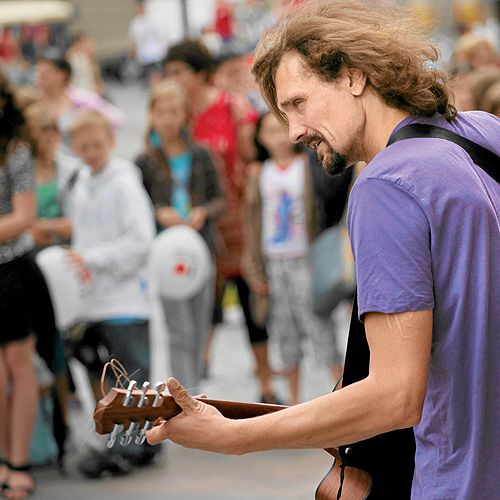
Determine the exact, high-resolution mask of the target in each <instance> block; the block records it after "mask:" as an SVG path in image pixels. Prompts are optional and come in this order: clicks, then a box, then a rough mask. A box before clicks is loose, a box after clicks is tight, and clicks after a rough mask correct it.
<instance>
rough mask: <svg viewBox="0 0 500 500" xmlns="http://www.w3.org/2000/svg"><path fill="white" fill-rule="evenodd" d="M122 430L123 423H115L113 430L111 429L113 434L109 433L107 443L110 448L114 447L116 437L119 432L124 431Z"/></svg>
mask: <svg viewBox="0 0 500 500" xmlns="http://www.w3.org/2000/svg"><path fill="white" fill-rule="evenodd" d="M122 430H123V425H120V424H115V426H114V427H113V430H112V431H111V434H110V435H109V438H108V442H107V444H106V446H107V447H108V448H113V445H114V444H115V441H116V438H117V437H118V434H120V432H122Z"/></svg>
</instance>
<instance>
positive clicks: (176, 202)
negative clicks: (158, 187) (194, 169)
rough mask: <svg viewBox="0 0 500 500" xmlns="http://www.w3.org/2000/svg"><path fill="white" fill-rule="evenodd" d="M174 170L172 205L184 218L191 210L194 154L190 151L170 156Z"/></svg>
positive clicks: (172, 170)
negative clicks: (190, 184)
mask: <svg viewBox="0 0 500 500" xmlns="http://www.w3.org/2000/svg"><path fill="white" fill-rule="evenodd" d="M169 162H170V170H171V172H172V181H173V189H172V206H173V207H174V208H175V210H176V211H177V213H178V214H179V216H180V217H181V218H182V219H187V218H188V217H189V212H191V195H190V193H189V180H190V179H191V163H192V156H191V153H190V152H189V151H187V152H185V153H182V154H180V155H177V156H172V157H171V158H169Z"/></svg>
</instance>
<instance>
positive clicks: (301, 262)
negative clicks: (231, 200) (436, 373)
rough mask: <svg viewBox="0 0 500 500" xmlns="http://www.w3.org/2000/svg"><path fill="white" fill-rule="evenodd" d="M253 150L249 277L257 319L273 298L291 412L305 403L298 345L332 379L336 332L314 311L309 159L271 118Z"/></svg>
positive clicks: (272, 322) (262, 124)
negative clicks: (306, 346) (309, 350)
mask: <svg viewBox="0 0 500 500" xmlns="http://www.w3.org/2000/svg"><path fill="white" fill-rule="evenodd" d="M256 143H257V145H258V150H259V160H260V162H261V163H260V164H258V165H253V166H252V168H251V172H250V178H249V181H248V184H247V190H246V199H247V217H246V222H247V234H246V238H245V242H246V249H245V270H246V277H247V280H248V282H249V284H250V288H251V290H252V292H253V294H254V297H255V301H254V303H255V310H256V311H257V310H262V307H261V306H259V305H258V304H259V302H261V303H262V302H263V301H267V300H268V296H270V299H271V300H270V302H271V309H270V318H269V326H270V331H271V335H272V336H273V335H274V336H275V338H276V340H277V343H278V346H279V348H280V353H281V357H282V362H283V365H284V373H285V375H286V377H287V379H288V386H289V403H290V404H292V405H293V404H297V403H299V402H300V390H299V364H300V360H301V358H302V348H301V344H302V342H303V341H304V340H305V339H306V338H307V337H309V338H310V339H311V341H312V344H313V347H314V350H315V352H316V354H317V356H318V359H319V360H321V361H323V362H324V363H325V364H326V365H327V366H329V367H330V369H331V371H332V375H333V377H334V378H335V379H337V378H338V377H339V376H340V374H341V368H340V364H339V356H338V352H337V349H336V343H335V338H334V334H333V331H332V326H331V324H330V323H329V322H326V321H323V320H321V319H320V318H318V317H317V316H316V315H315V314H314V313H313V311H312V308H311V298H310V297H311V279H312V274H311V268H310V263H309V260H308V253H309V243H310V242H311V241H312V239H313V238H314V236H316V234H317V232H318V230H319V224H318V221H317V215H318V214H317V213H316V211H315V210H314V206H315V194H314V189H313V183H312V176H311V172H310V168H309V163H308V157H307V155H306V154H305V153H301V152H300V151H299V150H298V148H297V146H295V145H294V144H292V143H291V142H290V141H289V139H288V133H287V129H286V127H285V126H284V125H282V124H281V123H280V122H279V121H278V120H277V119H276V118H275V117H274V116H273V115H272V114H270V113H266V114H264V115H263V116H262V117H261V118H260V119H259V121H258V123H257V128H256Z"/></svg>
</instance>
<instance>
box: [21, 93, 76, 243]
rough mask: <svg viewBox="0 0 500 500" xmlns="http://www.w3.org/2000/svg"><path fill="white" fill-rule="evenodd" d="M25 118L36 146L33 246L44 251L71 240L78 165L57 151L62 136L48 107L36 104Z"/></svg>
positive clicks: (29, 108) (26, 112) (27, 111)
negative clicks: (73, 196)
mask: <svg viewBox="0 0 500 500" xmlns="http://www.w3.org/2000/svg"><path fill="white" fill-rule="evenodd" d="M25 116H26V119H27V121H28V125H29V128H30V133H31V136H32V138H33V140H34V146H35V147H34V154H35V177H36V184H37V220H36V222H35V224H34V225H33V226H32V234H33V237H34V240H35V244H36V246H37V247H38V248H43V247H45V246H48V245H53V244H57V243H62V242H67V241H69V239H70V238H71V220H70V211H71V192H72V188H73V185H74V183H75V181H76V178H77V176H78V170H79V166H80V163H79V162H78V161H77V160H76V159H75V158H73V157H71V156H68V155H65V154H64V153H62V152H61V151H60V149H59V147H60V144H61V134H60V132H59V129H58V126H57V117H56V116H55V114H54V113H53V112H52V110H51V109H50V107H48V106H47V105H46V104H44V103H41V102H35V103H33V104H30V105H29V106H28V107H27V108H26V110H25Z"/></svg>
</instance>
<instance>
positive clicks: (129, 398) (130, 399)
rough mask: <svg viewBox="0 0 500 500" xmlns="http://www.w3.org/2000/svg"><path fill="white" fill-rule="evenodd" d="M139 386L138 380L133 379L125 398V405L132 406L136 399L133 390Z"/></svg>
mask: <svg viewBox="0 0 500 500" xmlns="http://www.w3.org/2000/svg"><path fill="white" fill-rule="evenodd" d="M136 388H137V382H136V381H135V380H131V381H130V383H129V384H128V387H127V395H126V396H125V399H124V400H123V406H131V405H132V402H133V401H134V397H133V396H132V392H133V391H134V390H135V389H136Z"/></svg>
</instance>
